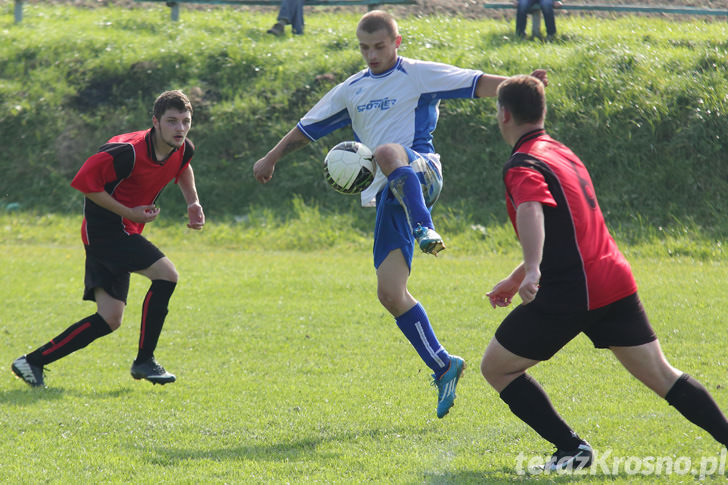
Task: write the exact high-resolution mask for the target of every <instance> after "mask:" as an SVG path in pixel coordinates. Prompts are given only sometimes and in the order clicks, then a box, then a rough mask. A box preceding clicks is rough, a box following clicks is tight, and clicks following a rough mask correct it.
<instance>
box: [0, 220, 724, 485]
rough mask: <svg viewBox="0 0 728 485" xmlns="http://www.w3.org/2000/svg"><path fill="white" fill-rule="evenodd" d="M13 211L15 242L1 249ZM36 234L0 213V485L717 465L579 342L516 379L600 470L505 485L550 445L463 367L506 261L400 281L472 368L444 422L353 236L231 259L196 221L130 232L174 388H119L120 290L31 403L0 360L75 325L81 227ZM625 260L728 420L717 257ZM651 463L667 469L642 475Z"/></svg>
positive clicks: (458, 249) (125, 356)
mask: <svg viewBox="0 0 728 485" xmlns="http://www.w3.org/2000/svg"><path fill="white" fill-rule="evenodd" d="M23 217H27V222H28V228H29V229H27V230H26V232H25V233H24V235H23V236H22V237H20V238H17V237H14V235H17V234H20V233H22V231H11V230H10V228H12V227H14V226H15V227H17V226H18V225H19V224H20V223H21V221H22V219H23ZM38 220H39V219H38V218H33V219H31V218H30V217H29V216H23V215H18V216H13V217H8V216H1V217H0V229H2V230H1V231H0V267H2V271H1V272H0V288H2V292H3V306H2V309H1V310H0V333H2V335H3V339H2V340H1V341H0V363H2V365H3V366H5V369H6V373H5V374H4V375H5V377H4V378H2V379H0V430H2V431H1V433H2V436H3V443H4V446H3V452H2V454H0V482H1V483H58V484H61V483H63V484H67V483H184V484H186V483H189V484H200V483H365V482H366V483H398V484H399V483H402V484H410V483H412V484H414V483H428V484H435V483H437V484H440V483H452V484H470V483H472V484H480V483H504V482H519V481H528V482H529V483H562V482H572V481H579V482H580V483H604V482H614V483H632V482H643V483H654V482H656V481H660V482H666V483H682V482H685V481H693V480H694V478H695V477H694V476H693V474H692V473H693V472H696V473H699V472H700V468H701V464H702V465H703V468H705V467H707V466H708V465H710V464H711V461H710V460H715V461H716V462H717V463H718V465H719V464H720V460H721V450H722V448H721V446H719V445H718V444H717V443H715V442H714V441H713V440H712V438H711V437H710V436H709V435H708V434H707V433H705V432H703V431H702V430H700V429H698V428H696V427H695V426H693V425H691V424H690V423H688V422H687V421H685V420H684V419H683V418H682V417H681V416H680V415H679V414H678V413H677V412H676V411H675V410H674V409H672V408H671V407H669V406H668V405H667V404H666V403H665V402H664V401H663V400H661V399H659V398H658V397H656V396H655V395H653V394H652V393H651V392H649V391H648V390H646V389H645V388H643V387H641V386H640V385H639V384H638V383H637V382H636V381H635V380H634V379H633V378H631V377H630V376H628V375H627V374H626V372H625V371H623V370H622V369H621V367H620V366H619V365H618V364H617V363H616V361H615V359H614V358H613V357H611V355H610V354H609V353H607V352H605V351H596V350H594V349H593V348H591V346H590V344H589V342H588V340H587V339H586V338H583V337H579V338H577V339H576V340H575V341H574V342H572V343H571V344H570V345H569V346H568V347H567V348H566V349H565V350H564V351H563V352H562V353H560V354H558V355H557V356H556V357H555V358H554V359H553V360H552V361H550V362H548V363H546V364H544V365H542V366H538V367H537V368H536V369H534V370H533V373H532V374H533V375H534V376H535V377H536V378H537V379H539V381H540V382H541V383H542V384H543V386H544V387H545V388H546V390H547V391H548V392H550V394H551V397H552V400H553V401H554V403H555V405H556V407H557V409H559V410H560V411H561V412H562V414H563V415H564V417H565V418H566V419H567V421H568V422H569V423H570V424H572V426H573V427H574V428H575V429H576V430H577V431H578V432H579V433H580V435H582V436H583V437H585V438H587V439H588V440H589V441H590V442H591V443H592V445H593V446H594V447H595V448H596V450H597V451H598V452H601V453H605V454H608V459H607V460H606V461H605V462H603V465H601V466H599V467H595V468H593V470H594V474H591V473H590V474H587V475H586V476H579V477H571V476H548V477H539V476H529V475H520V474H519V473H518V470H519V468H518V465H519V463H521V464H524V463H525V464H528V461H529V460H531V459H536V458H535V457H541V456H542V457H546V456H547V455H549V454H550V453H551V452H552V449H551V448H550V445H549V444H548V443H546V442H545V441H543V440H542V439H541V438H540V437H538V436H537V435H536V434H535V433H534V432H533V431H531V430H530V429H528V428H527V427H526V426H525V425H524V424H522V423H521V422H520V421H518V420H517V419H516V418H515V417H513V416H512V415H511V413H510V411H509V410H508V409H507V407H506V405H505V404H504V403H503V402H501V401H500V399H499V398H498V396H497V395H496V393H495V392H494V391H492V390H491V389H490V388H489V387H488V386H487V385H486V383H485V381H484V380H483V378H482V377H481V376H480V373H479V369H478V368H479V362H480V357H481V355H482V352H483V350H484V348H485V345H486V344H487V342H488V340H489V339H490V338H491V336H492V334H493V332H494V330H495V328H496V326H497V325H498V323H499V322H500V320H501V319H502V318H503V317H504V316H505V314H506V310H503V309H499V310H492V309H491V308H490V307H489V306H488V305H487V300H486V298H485V297H484V294H485V292H486V291H487V290H488V289H490V287H491V286H492V285H493V284H494V283H495V282H497V281H498V280H499V279H500V278H501V277H503V276H504V275H505V274H506V273H507V272H508V271H509V270H510V269H511V268H512V266H513V265H515V264H516V262H517V258H518V253H517V252H514V251H507V250H504V251H501V252H500V254H499V253H498V251H494V250H489V251H482V252H477V251H468V248H467V247H466V246H464V245H463V246H458V245H457V244H456V245H455V247H453V248H451V249H449V250H448V251H446V252H445V253H443V256H442V257H438V258H437V259H435V258H432V257H427V256H426V255H420V254H418V255H417V256H416V258H415V263H414V272H413V276H412V280H411V281H412V284H411V290H412V292H413V293H414V294H415V296H417V297H418V298H419V299H420V300H421V301H422V303H423V304H424V305H425V307H426V308H427V310H428V313H429V315H430V317H431V319H432V321H433V324H434V326H435V329H436V331H437V333H438V337H439V338H440V340H441V341H442V342H443V344H444V345H446V347H447V348H448V350H450V351H451V352H453V353H457V354H459V355H462V356H463V357H464V358H465V359H466V361H467V362H468V364H469V369H468V370H467V371H466V373H465V376H464V378H463V380H462V381H461V384H460V386H459V387H458V399H457V401H456V405H455V407H454V408H453V409H452V411H451V412H450V414H449V415H448V416H447V417H446V418H445V419H443V420H438V419H437V418H436V417H435V404H436V390H435V388H433V387H430V386H429V381H430V378H429V372H428V369H427V368H425V366H424V365H423V364H422V363H421V362H420V360H419V359H418V357H417V356H416V354H415V352H414V351H413V350H412V349H411V347H410V346H409V344H408V343H406V341H405V339H404V337H403V336H402V335H401V334H400V332H399V331H398V329H397V327H396V325H395V324H394V321H393V320H392V318H390V317H389V316H388V315H387V314H386V312H385V311H384V310H383V309H382V308H381V307H380V305H379V304H378V302H377V301H376V296H375V291H374V286H375V276H374V271H373V269H372V266H371V261H370V260H371V258H370V251H369V247H368V242H364V241H365V238H362V240H361V241H360V242H357V241H355V242H354V244H353V245H352V246H334V247H325V248H324V249H321V250H312V249H305V250H297V251H293V250H275V249H269V250H261V249H254V250H250V249H237V248H235V247H232V246H231V245H230V244H228V243H221V242H220V241H219V240H217V241H216V238H215V237H214V236H215V235H216V234H220V233H221V232H224V231H223V228H220V227H218V228H215V227H213V226H211V227H210V228H208V229H210V230H207V229H206V231H203V232H202V233H200V234H197V233H195V234H188V235H187V234H184V233H178V232H175V229H172V228H165V227H163V226H160V227H151V226H150V228H149V234H148V235H149V237H150V239H152V240H154V241H156V242H158V243H159V244H160V246H162V248H163V249H164V250H165V251H166V253H167V254H168V255H169V256H170V258H171V259H172V260H173V261H174V262H175V263H176V265H177V267H178V269H179V272H180V274H181V279H180V283H179V285H178V288H177V291H176V293H175V295H174V297H173V300H172V303H171V306H170V314H169V317H168V320H167V323H166V325H165V329H164V332H163V334H162V338H161V340H160V345H159V347H158V351H157V357H158V358H159V359H160V361H161V362H162V363H164V365H165V366H166V367H167V368H168V369H169V370H170V371H172V372H174V373H176V374H177V377H178V381H177V382H176V383H175V384H172V385H167V386H164V387H162V386H152V385H150V384H149V383H147V382H138V381H134V380H133V379H132V378H131V377H130V376H129V366H130V364H131V360H132V359H133V358H134V356H135V348H136V342H137V338H138V322H139V310H140V304H141V299H142V298H143V295H144V293H145V292H146V289H147V286H148V285H147V282H146V281H145V280H144V279H143V278H141V277H136V276H135V277H133V278H132V290H131V294H130V296H129V302H130V306H129V308H128V310H127V314H126V316H125V323H124V325H123V326H122V327H121V329H119V330H118V331H117V332H116V333H114V334H112V335H109V336H107V337H105V338H104V339H102V340H99V341H97V342H94V343H93V344H91V345H90V346H89V347H88V348H86V349H84V350H82V351H79V352H77V353H75V354H73V355H71V356H69V357H67V358H65V359H62V360H60V361H58V362H56V363H54V364H52V365H51V366H50V372H49V373H47V383H48V386H49V387H48V389H43V390H34V389H30V388H28V387H27V386H26V385H25V384H23V383H22V382H20V381H19V380H17V379H14V378H13V376H12V374H11V373H10V369H9V367H10V363H11V362H12V360H13V359H14V358H15V357H17V356H18V355H21V354H22V353H25V352H28V351H30V350H32V349H34V348H35V347H37V346H38V345H40V344H42V343H45V342H46V341H47V340H48V339H50V338H51V337H53V336H55V335H56V334H58V333H59V332H60V331H61V330H63V329H65V328H66V326H68V325H69V324H70V323H73V322H74V321H77V320H78V319H79V318H81V317H83V316H85V315H88V314H90V313H92V312H93V311H94V310H93V306H92V305H91V304H89V303H88V302H82V301H81V299H80V295H81V288H82V283H83V251H82V249H81V247H80V245H79V244H78V242H77V241H76V237H75V236H76V230H77V224H78V218H73V217H68V218H62V217H50V218H48V219H47V220H48V221H50V222H49V223H48V224H46V225H45V230H43V229H41V228H39V227H36V228H35V229H33V227H34V225H33V224H31V222H37V221H38ZM227 230H228V231H229V232H235V231H236V229H235V228H234V227H233V228H230V227H228V228H227ZM324 232H325V231H324ZM496 232H497V231H496ZM55 235H57V237H55ZM655 244H656V245H659V243H655ZM243 247H244V246H243ZM271 247H273V248H275V246H274V245H271ZM626 249H627V252H630V251H631V248H626ZM653 252H655V253H657V252H659V251H653ZM643 253H644V254H649V253H650V251H643ZM631 260H632V264H633V268H634V270H635V273H636V276H637V279H638V282H639V283H640V288H641V289H640V292H641V296H642V298H643V300H644V303H645V306H646V307H647V310H648V313H649V314H650V316H651V319H652V323H653V325H654V327H655V329H656V331H657V332H658V335H659V336H660V339H661V342H662V344H663V347H664V349H665V352H666V354H667V356H668V358H669V359H670V361H671V363H672V364H673V365H675V366H676V367H678V368H680V369H682V370H684V371H687V372H690V373H691V374H692V375H694V376H695V377H697V378H698V379H699V380H701V381H702V382H703V383H704V384H705V385H706V387H708V388H709V389H710V390H711V392H712V393H713V394H714V396H715V398H716V400H717V401H718V403H719V405H720V406H721V407H722V408H724V409H726V408H728V394H727V392H726V388H725V381H726V370H727V369H728V360H727V359H726V356H725V352H724V343H725V342H726V340H727V339H728V329H727V328H726V326H725V322H724V321H723V320H724V318H723V314H722V312H721V311H720V310H721V309H725V308H726V307H728V297H727V296H726V294H725V291H724V286H725V258H717V259H710V258H705V259H702V260H699V259H695V258H687V257H669V256H662V257H654V256H639V255H636V254H635V255H633V257H631ZM519 456H520V462H519ZM723 458H725V455H723ZM651 460H653V461H651ZM657 460H662V461H661V462H660V463H663V465H665V466H662V467H661V468H660V469H659V470H658V469H657V467H656V466H653V471H652V472H650V469H649V465H650V463H653V464H655V463H656V462H657ZM667 463H670V464H671V466H670V467H668V466H667V465H666V464H667ZM638 465H639V466H640V467H641V468H640V467H638ZM707 471H710V469H707ZM685 472H687V475H686V474H685ZM705 481H706V482H724V481H725V474H724V473H723V474H719V473H711V474H708V476H707V477H706V479H705Z"/></svg>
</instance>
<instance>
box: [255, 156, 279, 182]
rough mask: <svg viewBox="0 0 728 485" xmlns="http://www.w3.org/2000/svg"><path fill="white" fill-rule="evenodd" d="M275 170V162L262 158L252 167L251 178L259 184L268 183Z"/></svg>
mask: <svg viewBox="0 0 728 485" xmlns="http://www.w3.org/2000/svg"><path fill="white" fill-rule="evenodd" d="M275 168H276V164H275V161H273V160H270V159H268V157H267V156H266V157H263V158H261V159H260V160H258V161H257V162H255V165H253V176H254V177H255V180H257V181H258V182H260V183H261V184H265V183H268V182H270V179H272V178H273V172H274V171H275Z"/></svg>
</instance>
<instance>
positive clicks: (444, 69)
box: [253, 10, 547, 418]
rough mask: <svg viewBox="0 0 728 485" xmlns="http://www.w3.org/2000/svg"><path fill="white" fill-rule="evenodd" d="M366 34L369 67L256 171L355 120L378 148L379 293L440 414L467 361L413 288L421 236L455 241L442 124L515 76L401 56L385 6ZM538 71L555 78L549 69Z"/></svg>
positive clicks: (432, 246)
mask: <svg viewBox="0 0 728 485" xmlns="http://www.w3.org/2000/svg"><path fill="white" fill-rule="evenodd" d="M356 36H357V39H358V40H359V50H360V51H361V54H362V56H363V58H364V61H366V64H367V68H366V69H364V70H362V71H360V72H358V73H356V74H354V75H352V76H351V77H349V78H348V79H347V80H346V81H344V82H343V83H341V84H339V85H337V86H336V87H334V88H333V89H331V91H329V92H328V93H327V94H326V95H324V97H323V98H321V100H320V101H319V102H318V103H316V105H315V106H314V107H313V108H311V110H310V111H309V112H308V113H306V114H305V115H304V116H303V118H301V120H300V121H299V122H298V123H297V125H296V126H295V127H294V128H293V129H292V130H291V131H289V132H288V133H287V134H286V135H285V136H284V137H283V138H282V139H281V140H280V141H279V142H278V143H277V144H276V146H275V147H273V148H272V149H271V150H270V151H269V152H268V153H267V154H266V155H265V156H264V157H263V158H261V159H260V160H258V161H257V162H256V163H255V166H254V168H253V172H254V175H255V178H256V179H257V180H258V181H259V182H261V183H267V182H269V181H270V180H271V178H272V177H273V172H274V170H275V166H276V163H277V162H278V160H280V158H281V157H283V156H284V155H286V154H288V153H290V152H292V151H294V150H297V149H299V148H301V147H303V146H305V145H307V144H308V143H310V142H312V141H316V140H318V139H319V138H321V137H323V136H324V135H327V134H329V133H331V132H332V131H334V130H336V129H338V128H341V127H344V126H348V125H351V127H352V129H353V131H354V137H355V138H356V139H357V140H358V141H361V142H362V143H364V144H365V145H366V146H368V147H369V148H371V149H372V150H373V152H374V159H375V162H376V175H375V177H374V181H373V182H372V184H371V186H369V187H368V188H367V189H366V190H364V191H363V192H362V194H361V201H362V205H363V206H365V207H368V206H376V208H377V218H376V223H375V228H374V267H375V268H376V271H377V296H378V297H379V301H380V302H381V303H382V305H383V306H384V307H385V308H386V309H387V311H389V312H390V313H391V314H392V315H393V316H394V318H395V320H396V322H397V326H398V327H399V328H400V330H401V331H402V333H404V335H405V337H406V338H407V339H408V340H409V342H410V343H411V344H412V346H413V347H414V348H415V349H416V351H417V353H418V354H419V356H420V357H421V358H422V360H423V361H424V362H425V364H426V365H427V366H428V367H429V368H430V369H432V371H433V378H434V382H435V384H436V385H437V387H438V403H437V417H438V418H442V417H444V416H445V415H446V414H447V413H448V411H449V410H450V408H451V407H452V406H453V404H454V402H455V387H456V385H457V383H458V380H459V378H460V375H461V374H462V372H463V369H464V368H465V362H464V360H463V359H462V358H460V357H457V356H455V355H450V354H448V352H447V351H446V350H445V348H444V347H443V346H442V345H440V342H439V341H438V339H437V337H436V336H435V332H434V331H433V329H432V326H431V324H430V321H429V319H428V318H427V314H426V313H425V309H424V308H423V307H422V305H421V304H420V303H419V302H418V301H417V300H415V298H414V297H413V296H412V295H411V294H410V292H409V291H408V290H407V280H408V279H409V275H410V269H411V265H412V256H413V251H414V245H415V241H416V242H417V244H418V245H419V246H420V249H421V250H422V251H424V252H426V253H430V254H434V255H436V254H437V253H438V252H439V251H441V250H443V249H445V244H444V243H443V241H442V238H441V237H440V235H439V234H438V233H437V232H435V229H434V225H433V223H432V217H431V215H430V210H431V209H432V205H433V204H434V203H435V201H436V200H437V198H438V196H439V195H440V190H441V188H442V172H441V167H440V156H439V155H438V154H437V153H436V152H435V148H434V146H433V144H432V132H433V130H434V129H435V125H436V124H437V118H438V115H439V112H438V106H439V102H440V100H441V99H446V98H474V97H485V96H495V94H496V88H497V87H498V85H499V84H500V83H501V82H502V81H504V80H505V79H506V78H505V77H503V76H494V75H490V74H483V72H481V71H479V70H472V69H460V68H457V67H454V66H450V65H446V64H440V63H434V62H425V61H419V60H414V59H408V58H404V57H400V56H399V55H398V54H397V49H398V48H399V46H400V44H401V42H402V37H401V36H400V35H399V31H398V27H397V22H396V21H395V20H394V18H393V17H392V16H391V15H390V14H388V13H386V12H383V11H381V10H373V11H370V12H368V13H366V14H365V15H364V16H363V17H362V18H361V20H360V21H359V24H358V26H357V29H356ZM532 75H534V76H536V77H538V78H539V79H541V80H542V81H543V82H544V84H545V83H546V82H547V79H546V71H543V70H540V69H539V70H536V71H534V72H533V73H532Z"/></svg>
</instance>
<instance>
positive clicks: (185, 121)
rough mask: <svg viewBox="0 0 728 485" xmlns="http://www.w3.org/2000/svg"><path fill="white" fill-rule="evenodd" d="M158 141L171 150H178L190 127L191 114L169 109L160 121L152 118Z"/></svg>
mask: <svg viewBox="0 0 728 485" xmlns="http://www.w3.org/2000/svg"><path fill="white" fill-rule="evenodd" d="M152 122H153V124H154V128H155V129H156V131H157V136H158V139H159V141H161V142H162V143H165V144H167V145H169V146H170V147H172V148H179V147H181V146H182V144H183V143H184V142H185V138H187V133H188V132H189V131H190V127H191V126H192V114H191V113H190V112H189V111H178V110H176V109H174V108H170V109H168V110H167V111H165V112H164V114H163V115H162V118H161V119H159V120H158V119H157V118H153V119H152Z"/></svg>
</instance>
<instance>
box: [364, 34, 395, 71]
mask: <svg viewBox="0 0 728 485" xmlns="http://www.w3.org/2000/svg"><path fill="white" fill-rule="evenodd" d="M356 37H357V39H359V51H360V52H361V55H362V57H363V58H364V61H366V63H367V66H369V70H370V71H372V73H374V74H381V73H383V72H385V71H387V70H388V69H391V68H392V67H394V65H395V64H396V63H397V49H398V48H399V44H400V43H401V42H402V37H401V36H399V35H398V36H396V37H391V36H390V35H389V33H388V32H387V31H386V30H385V29H379V30H377V31H375V32H371V33H370V32H365V31H363V30H361V29H359V30H357V31H356Z"/></svg>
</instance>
